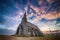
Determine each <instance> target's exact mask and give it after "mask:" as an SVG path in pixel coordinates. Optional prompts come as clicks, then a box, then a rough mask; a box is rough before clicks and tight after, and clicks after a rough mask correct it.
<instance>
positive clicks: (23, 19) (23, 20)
mask: <svg viewBox="0 0 60 40" xmlns="http://www.w3.org/2000/svg"><path fill="white" fill-rule="evenodd" d="M22 22H27V18H26V12H25V14H24V16H23V18H22Z"/></svg>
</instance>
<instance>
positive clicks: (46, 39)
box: [0, 36, 60, 40]
mask: <svg viewBox="0 0 60 40" xmlns="http://www.w3.org/2000/svg"><path fill="white" fill-rule="evenodd" d="M0 40H60V37H59V36H41V37H17V36H0Z"/></svg>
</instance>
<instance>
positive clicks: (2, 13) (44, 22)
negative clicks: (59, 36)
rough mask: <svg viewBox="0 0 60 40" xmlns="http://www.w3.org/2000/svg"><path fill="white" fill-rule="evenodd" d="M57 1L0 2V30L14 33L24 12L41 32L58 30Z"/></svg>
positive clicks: (59, 14) (59, 6)
mask: <svg viewBox="0 0 60 40" xmlns="http://www.w3.org/2000/svg"><path fill="white" fill-rule="evenodd" d="M59 2H60V1H59V0H0V29H8V30H13V31H15V30H16V29H17V27H18V25H19V24H20V23H21V20H22V17H23V15H24V12H25V11H26V12H27V20H28V21H29V22H31V23H33V24H35V25H37V26H38V27H39V29H40V30H42V31H49V29H51V30H60V5H59V4H60V3H59Z"/></svg>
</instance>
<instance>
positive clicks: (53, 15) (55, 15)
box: [42, 11, 60, 20]
mask: <svg viewBox="0 0 60 40" xmlns="http://www.w3.org/2000/svg"><path fill="white" fill-rule="evenodd" d="M42 18H45V19H48V20H52V19H56V18H60V12H59V13H58V12H56V11H54V12H51V13H48V14H46V15H42Z"/></svg>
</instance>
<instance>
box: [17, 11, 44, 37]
mask: <svg viewBox="0 0 60 40" xmlns="http://www.w3.org/2000/svg"><path fill="white" fill-rule="evenodd" d="M16 35H23V36H42V35H43V33H42V32H41V31H40V29H39V28H38V27H37V26H36V25H34V24H32V23H30V22H28V21H27V18H26V12H25V14H24V16H23V18H22V22H21V24H19V26H18V29H17V32H16Z"/></svg>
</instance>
